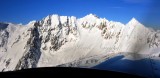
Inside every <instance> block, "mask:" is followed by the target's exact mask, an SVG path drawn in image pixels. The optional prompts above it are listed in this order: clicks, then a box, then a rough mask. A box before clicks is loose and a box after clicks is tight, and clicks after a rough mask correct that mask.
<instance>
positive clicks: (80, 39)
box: [0, 14, 160, 71]
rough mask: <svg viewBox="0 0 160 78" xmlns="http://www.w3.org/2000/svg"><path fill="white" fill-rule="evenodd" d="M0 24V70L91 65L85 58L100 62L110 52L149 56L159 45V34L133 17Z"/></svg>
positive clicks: (52, 17)
mask: <svg viewBox="0 0 160 78" xmlns="http://www.w3.org/2000/svg"><path fill="white" fill-rule="evenodd" d="M0 25H1V27H0V65H1V67H0V70H2V71H9V70H20V69H26V68H35V67H48V66H58V65H61V64H66V63H67V64H68V65H70V62H74V61H76V62H74V63H73V64H75V63H81V62H79V60H82V59H84V60H85V62H86V63H87V64H90V63H88V61H91V62H92V61H93V59H94V58H90V59H89V60H86V59H85V58H88V57H95V56H97V55H98V59H101V57H102V56H104V55H105V57H108V56H107V54H108V53H110V52H111V53H115V54H116V53H119V52H136V53H146V51H147V52H149V53H151V52H152V50H154V49H155V48H159V46H160V40H159V39H160V36H159V35H160V33H159V32H158V31H152V30H150V29H148V28H146V27H145V26H144V25H142V24H141V23H139V22H138V21H137V20H136V19H135V18H133V19H131V21H130V22H129V23H127V24H126V25H124V24H122V23H120V22H114V21H108V20H106V19H105V18H99V17H97V16H96V15H94V14H89V15H87V16H85V17H83V18H80V19H77V18H76V17H74V16H58V15H49V16H47V17H46V18H43V19H42V20H40V21H32V22H30V23H29V24H27V25H25V26H21V25H15V24H11V23H9V24H2V23H0ZM95 58H96V57H95ZM102 58H103V57H102ZM103 59H105V58H103ZM94 61H95V63H96V64H97V63H98V62H99V60H97V59H96V60H94ZM82 63H84V62H82ZM71 64H72V63H71ZM75 65H82V64H75ZM64 66H66V65H64ZM83 66H85V63H84V64H83ZM92 66H93V65H92Z"/></svg>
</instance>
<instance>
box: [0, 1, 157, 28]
mask: <svg viewBox="0 0 160 78" xmlns="http://www.w3.org/2000/svg"><path fill="white" fill-rule="evenodd" d="M90 13H93V14H96V15H97V16H99V17H102V18H106V19H108V20H113V21H119V22H122V23H124V24H126V23H127V22H128V21H129V20H130V19H131V18H132V17H135V18H136V19H137V20H138V21H140V22H141V23H142V24H144V25H146V26H152V27H160V0H0V21H1V22H12V23H22V24H27V23H28V22H29V21H32V20H41V19H42V18H44V17H46V16H47V15H49V14H58V15H65V16H76V17H78V18H81V17H84V16H85V15H87V14H90Z"/></svg>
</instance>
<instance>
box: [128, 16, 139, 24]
mask: <svg viewBox="0 0 160 78" xmlns="http://www.w3.org/2000/svg"><path fill="white" fill-rule="evenodd" d="M137 23H139V21H137V19H136V18H134V17H133V18H132V19H131V20H130V21H129V22H128V24H129V25H133V24H137Z"/></svg>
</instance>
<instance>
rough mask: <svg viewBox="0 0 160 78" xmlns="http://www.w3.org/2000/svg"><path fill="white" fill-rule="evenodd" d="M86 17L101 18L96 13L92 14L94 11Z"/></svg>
mask: <svg viewBox="0 0 160 78" xmlns="http://www.w3.org/2000/svg"><path fill="white" fill-rule="evenodd" d="M86 17H94V18H99V17H98V16H97V15H96V14H92V13H90V14H88V15H86Z"/></svg>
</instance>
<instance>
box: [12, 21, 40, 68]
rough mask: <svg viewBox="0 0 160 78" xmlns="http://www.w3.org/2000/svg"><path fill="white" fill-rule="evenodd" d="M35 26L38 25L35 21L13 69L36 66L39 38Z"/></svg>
mask: <svg viewBox="0 0 160 78" xmlns="http://www.w3.org/2000/svg"><path fill="white" fill-rule="evenodd" d="M37 27H38V25H37V23H35V24H34V26H33V27H32V28H30V38H29V39H28V41H27V43H26V46H25V47H24V48H25V52H24V54H23V56H22V58H21V59H20V60H19V62H18V64H17V66H16V68H15V70H18V69H26V68H35V67H37V63H38V60H39V58H40V55H41V51H40V47H41V39H40V38H39V32H38V28H37Z"/></svg>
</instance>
